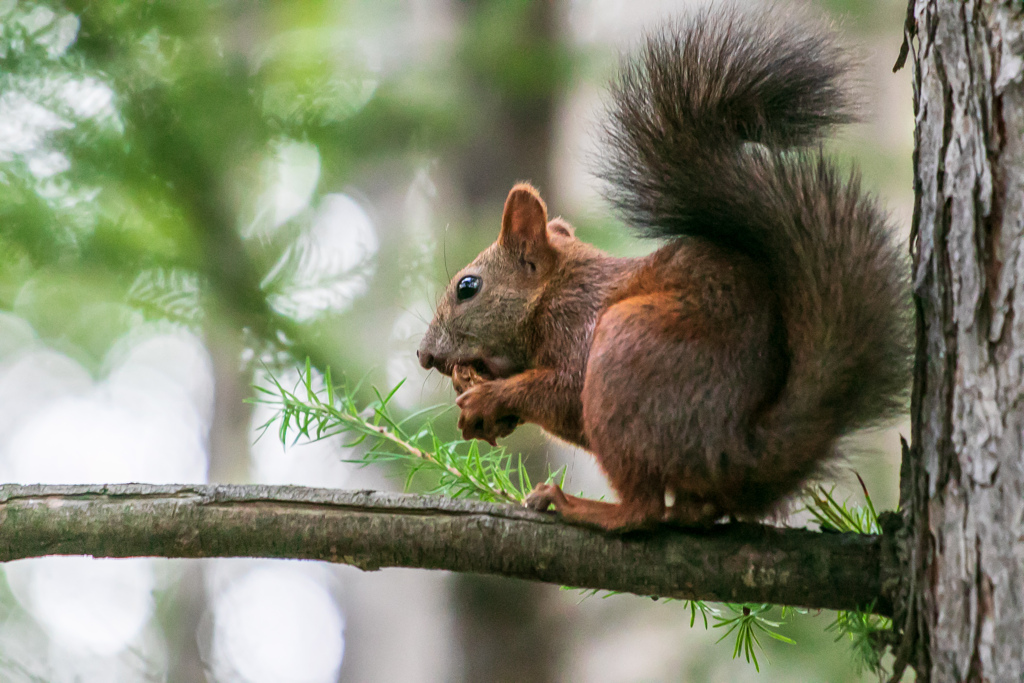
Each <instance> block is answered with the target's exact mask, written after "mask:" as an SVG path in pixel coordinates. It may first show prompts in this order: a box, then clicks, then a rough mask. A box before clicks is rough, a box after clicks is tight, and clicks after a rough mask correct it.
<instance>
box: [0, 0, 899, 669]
mask: <svg viewBox="0 0 1024 683" xmlns="http://www.w3.org/2000/svg"><path fill="white" fill-rule="evenodd" d="M699 4H701V3H697V2H667V1H658V0H536V1H530V0H349V1H344V0H330V1H328V0H306V1H303V2H285V1H276V2H251V1H248V0H220V1H213V0H210V1H209V2H200V1H198V0H148V1H145V2H143V1H141V0H137V1H124V2H122V1H115V0H96V1H93V2H86V1H81V2H67V3H60V2H19V1H17V0H0V481H4V482H19V483H40V482H41V483H104V482H125V481H140V482H156V483H171V482H225V483H246V482H259V483H275V484H303V485H314V486H329V487H351V488H378V489H391V490H398V489H400V488H401V486H402V483H403V480H404V478H403V476H402V472H400V471H397V470H386V469H375V468H363V469H359V468H357V467H355V466H353V465H350V464H347V463H345V462H344V460H345V459H346V458H347V457H351V454H346V453H345V452H344V449H343V448H342V447H341V446H340V445H339V444H337V443H332V442H323V443H315V444H299V445H295V446H292V447H289V448H284V447H283V446H282V445H281V444H280V443H279V442H278V441H277V440H276V439H274V438H271V437H270V436H268V437H265V438H262V439H257V438H256V437H257V434H258V431H257V427H258V426H259V425H261V424H263V423H264V422H266V421H267V419H269V417H270V416H271V415H270V413H268V412H267V410H266V409H265V408H263V407H261V406H254V405H253V404H250V403H246V402H245V399H246V398H249V397H251V396H252V394H253V391H252V388H251V387H252V385H253V383H260V382H265V381H266V376H265V375H266V372H268V368H269V370H270V371H272V372H274V373H275V374H276V375H278V376H279V377H280V378H281V379H282V381H285V382H287V381H288V380H289V378H290V377H294V376H295V375H294V373H295V370H294V368H295V367H297V365H296V362H295V361H294V360H292V358H293V357H298V358H300V359H304V358H305V357H306V355H311V356H313V357H314V358H315V359H316V360H317V362H318V364H320V365H323V366H326V365H330V366H331V368H332V369H333V371H334V374H335V376H336V377H342V376H343V377H345V378H347V379H348V380H349V381H351V382H355V381H359V380H365V382H366V386H369V385H371V384H375V385H377V386H380V387H390V386H394V385H395V384H396V383H397V382H399V381H400V380H402V379H406V382H405V384H404V385H403V387H402V389H401V390H400V391H399V393H398V395H397V399H396V400H397V401H398V404H399V407H400V409H402V410H414V409H416V408H418V407H421V406H423V405H428V404H431V403H444V402H450V401H451V400H452V398H453V394H452V391H451V389H450V386H449V384H448V383H447V382H446V381H443V378H440V377H439V376H437V375H436V373H435V374H433V375H429V374H427V373H425V372H424V371H422V370H421V369H420V368H419V367H418V365H417V364H416V362H415V356H414V350H415V348H416V346H417V344H418V341H419V337H420V335H421V334H422V332H423V331H424V330H425V328H426V323H427V321H428V320H429V319H430V316H431V309H432V303H433V301H434V299H435V297H436V296H437V294H438V292H439V291H440V289H441V288H442V287H443V286H444V284H445V282H446V280H447V273H453V272H455V271H456V270H457V269H458V268H460V267H461V266H462V265H464V264H465V263H466V262H467V261H468V260H469V259H470V258H472V256H473V255H474V254H475V253H476V252H477V251H479V250H480V249H481V248H483V247H484V246H486V245H487V244H489V243H490V242H491V241H492V240H493V238H494V237H495V235H496V233H497V229H498V224H499V218H500V211H501V206H502V202H503V200H504V197H505V194H506V193H507V191H508V189H509V187H510V186H511V185H512V184H513V183H514V182H516V181H518V180H530V181H532V182H533V183H534V184H535V185H536V186H538V187H539V188H540V189H541V190H542V192H543V194H544V196H545V198H546V199H547V202H548V206H549V207H550V209H551V211H552V214H553V215H558V214H561V215H562V216H564V217H566V218H567V219H568V220H570V221H571V222H572V223H573V224H574V225H576V227H577V233H578V235H579V236H580V237H581V238H582V239H585V240H587V241H590V242H593V243H596V244H598V245H600V246H602V247H603V248H606V249H609V250H611V251H613V252H615V253H618V254H623V255H624V254H639V253H644V252H646V251H649V250H650V249H651V248H652V247H653V245H651V244H647V243H638V242H635V241H633V240H632V239H631V238H629V237H628V236H627V233H626V232H625V231H624V230H623V229H622V226H621V224H620V223H619V221H618V220H617V219H616V217H615V216H613V215H612V214H611V213H610V212H609V211H608V209H607V207H606V205H605V203H604V202H603V201H602V199H601V197H600V185H599V183H598V182H597V181H596V180H594V178H593V177H592V175H591V174H590V173H589V169H590V168H591V167H592V161H593V159H594V158H595V156H596V155H599V154H600V148H599V146H598V145H597V141H598V137H599V136H598V129H599V125H600V121H601V107H602V96H603V91H604V86H605V84H606V83H607V81H608V79H609V78H610V77H611V75H612V73H613V72H614V68H615V65H616V63H617V60H618V55H619V54H620V52H621V51H622V50H626V49H628V48H629V46H630V45H632V44H635V43H636V41H637V40H638V38H639V36H640V35H641V34H642V31H643V29H644V28H645V27H649V26H652V25H654V24H656V23H657V21H658V20H659V18H663V17H665V16H671V15H672V14H676V13H679V12H684V11H690V10H692V9H693V8H694V7H696V6H698V5H699ZM904 8H905V2H903V1H902V0H821V1H820V2H817V3H813V4H812V6H811V11H812V12H816V13H823V14H827V15H829V16H831V17H832V18H833V20H834V21H835V23H836V25H837V27H838V30H839V32H840V33H841V34H842V36H843V38H844V40H845V41H846V42H847V43H848V44H850V45H851V46H853V48H854V50H855V52H856V54H857V55H858V56H859V58H860V66H859V70H858V72H857V74H856V78H855V79H854V81H855V82H854V83H853V85H854V87H856V88H857V90H858V93H859V99H860V101H861V102H862V103H863V104H862V109H861V112H860V114H861V118H862V122H861V123H858V124H856V125H853V126H849V127H848V128H846V129H844V130H843V131H840V133H839V135H838V137H837V139H836V140H835V141H833V142H830V143H829V145H828V147H829V149H830V150H831V151H832V152H833V153H834V154H836V155H837V156H838V157H839V158H840V159H841V160H842V162H843V163H844V164H847V163H849V164H852V163H856V164H858V165H859V166H860V168H861V169H862V170H863V174H864V178H865V182H866V185H867V186H868V187H869V188H871V189H872V190H873V191H875V192H877V193H878V194H879V195H881V197H882V199H883V201H884V202H885V203H886V205H887V206H888V207H890V209H891V211H892V214H893V216H894V222H895V223H896V224H897V225H899V226H901V227H903V229H904V231H905V230H906V227H905V226H908V225H909V221H910V213H911V208H912V201H913V196H912V174H911V152H912V127H913V115H912V109H911V95H910V84H909V76H908V74H907V73H906V72H902V73H900V74H897V75H893V74H892V73H891V66H892V63H893V62H894V61H895V59H896V55H897V52H898V50H899V46H900V43H901V40H902V33H901V31H902V21H903V12H904ZM444 419H447V420H448V421H449V423H452V422H454V415H449V416H448V417H447V418H444ZM448 429H449V430H453V425H452V424H449V425H448ZM903 431H904V433H905V432H906V428H905V427H904V428H903ZM898 433H899V427H898V426H897V427H896V428H894V429H891V430H888V431H885V432H880V433H877V434H872V435H869V436H867V437H864V438H861V439H860V440H858V441H857V442H856V443H855V444H852V445H851V448H850V449H849V450H850V452H851V455H850V458H849V460H848V462H847V463H845V464H844V466H843V467H841V468H840V471H839V472H838V476H839V482H838V486H839V488H838V495H839V497H840V498H845V497H846V496H853V498H852V500H854V501H855V502H856V501H858V500H860V498H859V495H860V494H859V487H858V486H857V485H856V483H855V479H854V477H853V476H852V474H851V472H852V471H853V470H856V471H858V472H860V473H861V475H862V476H863V477H864V479H865V481H866V482H867V485H868V488H869V490H870V491H871V493H872V497H873V499H874V501H875V503H876V505H877V506H879V507H880V508H891V507H893V506H894V505H895V503H896V498H897V484H898V471H899V468H898V462H899V461H898V452H897V445H898ZM509 445H510V447H511V448H512V449H514V450H518V451H521V452H523V453H526V454H528V455H529V457H530V460H531V462H532V463H533V466H534V467H536V468H537V470H538V471H539V470H540V469H542V468H543V464H544V463H546V462H550V463H551V464H552V465H553V466H559V465H562V464H565V465H567V466H568V471H569V482H570V487H571V488H573V489H581V490H584V491H587V492H588V493H590V494H592V495H603V494H606V493H607V489H606V488H605V484H604V482H603V480H602V478H601V476H600V474H599V473H598V472H597V471H596V469H595V467H594V466H593V464H592V463H591V461H590V459H589V458H588V456H587V455H586V454H585V453H581V452H577V451H575V450H573V449H571V448H567V447H566V446H565V445H563V444H560V443H556V442H554V441H552V440H550V439H548V438H547V437H545V436H544V435H543V434H541V433H540V432H539V431H538V430H537V429H536V428H534V427H532V426H528V427H524V428H521V429H519V430H517V432H516V434H515V435H514V436H513V437H512V438H510V439H509ZM0 577H2V578H0V680H2V681H52V682H61V683H63V682H71V681H75V682H81V683H87V682H92V681H97V682H98V681H204V680H205V681H222V682H225V683H226V682H231V683H235V682H238V683H242V682H249V683H271V682H285V683H286V682H292V681H294V682H296V683H300V682H301V683H328V682H333V681H353V682H372V681H382V682H383V681H410V682H417V681H423V682H427V681H468V682H474V683H475V682H487V681H495V682H498V681H531V682H534V683H542V682H544V681H587V682H593V683H618V682H626V681H723V682H724V681H745V680H751V681H753V680H758V681H829V682H840V681H859V680H873V677H872V676H870V675H868V674H861V673H858V672H857V671H856V669H855V667H854V665H853V663H852V660H851V658H850V655H849V652H848V646H847V644H846V643H844V642H838V643H834V642H833V639H834V636H833V634H830V633H825V632H824V629H825V627H826V626H827V625H828V624H829V623H830V622H831V620H832V615H830V614H828V613H820V614H818V613H813V612H812V613H810V614H806V615H803V616H801V617H799V618H797V619H795V620H794V621H792V622H791V623H789V624H787V625H786V626H785V627H783V629H782V630H783V632H784V633H785V634H786V635H788V636H790V637H792V638H794V639H795V640H796V641H797V643H798V644H797V645H795V646H791V645H786V644H783V643H777V642H775V641H771V640H768V639H762V640H763V642H764V644H765V648H766V657H762V659H761V664H762V671H761V673H759V674H758V673H756V672H755V671H754V668H753V667H752V666H751V665H749V664H747V663H745V662H744V661H743V660H742V659H739V660H733V659H731V654H732V648H731V646H730V645H727V644H725V643H722V644H718V645H716V644H715V641H716V640H717V639H718V637H719V636H720V635H721V634H720V629H719V630H714V629H712V630H710V631H706V630H705V629H704V628H703V627H702V625H701V623H700V621H699V620H698V623H697V625H696V626H695V627H693V628H691V626H690V613H689V611H688V610H686V609H685V608H684V607H683V606H682V605H681V604H679V603H667V604H666V603H661V602H657V603H656V602H652V601H651V600H645V599H641V598H638V597H633V596H619V595H617V596H610V597H601V596H593V597H585V596H584V595H582V594H580V593H578V592H574V591H566V590H559V589H558V588H557V587H554V586H547V585H536V584H529V583H524V582H518V581H511V580H502V579H497V578H488V577H477V576H456V575H450V574H446V573H443V572H427V571H410V570H385V571H381V572H376V573H362V572H360V571H358V570H355V569H352V568H348V567H335V566H330V565H325V564H317V563H310V562H289V561H255V560H206V561H178V560H159V559H135V560H91V559H87V558H46V559H38V560H29V561H19V562H13V563H9V564H7V565H6V566H4V567H3V569H2V573H0ZM766 660H770V663H768V661H766Z"/></svg>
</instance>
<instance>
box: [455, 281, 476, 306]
mask: <svg viewBox="0 0 1024 683" xmlns="http://www.w3.org/2000/svg"><path fill="white" fill-rule="evenodd" d="M481 284H482V281H481V280H480V278H478V277H477V276H476V275H467V276H466V277H464V278H462V279H461V280H459V284H457V285H455V295H456V296H458V297H459V301H465V300H466V299H470V298H472V297H473V295H474V294H476V293H477V292H479V291H480V285H481Z"/></svg>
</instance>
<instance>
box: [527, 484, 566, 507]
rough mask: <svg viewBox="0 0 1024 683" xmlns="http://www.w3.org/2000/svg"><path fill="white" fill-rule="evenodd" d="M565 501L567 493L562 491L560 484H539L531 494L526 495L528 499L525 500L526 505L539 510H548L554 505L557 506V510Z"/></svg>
mask: <svg viewBox="0 0 1024 683" xmlns="http://www.w3.org/2000/svg"><path fill="white" fill-rule="evenodd" d="M564 503H565V494H564V493H562V489H561V488H559V486H558V484H537V485H536V486H534V487H533V490H532V491H530V494H529V495H528V496H526V500H524V501H523V505H524V506H526V507H528V508H530V509H531V510H536V511H537V512H546V511H547V509H548V508H549V507H551V506H552V505H553V506H555V510H556V511H557V510H558V509H559V506H560V505H562V504H564Z"/></svg>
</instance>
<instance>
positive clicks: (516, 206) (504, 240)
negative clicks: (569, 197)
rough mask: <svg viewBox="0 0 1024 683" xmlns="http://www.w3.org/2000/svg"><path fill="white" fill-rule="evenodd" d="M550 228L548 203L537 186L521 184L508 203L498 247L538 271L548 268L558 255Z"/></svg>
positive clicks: (502, 219) (513, 189) (506, 201)
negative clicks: (552, 245)
mask: <svg viewBox="0 0 1024 683" xmlns="http://www.w3.org/2000/svg"><path fill="white" fill-rule="evenodd" d="M547 226H548V209H547V207H546V206H545V205H544V200H543V199H541V198H540V194H539V193H538V192H537V190H535V189H534V188H533V187H531V186H530V185H528V184H527V183H519V184H518V185H516V186H515V187H513V188H512V191H511V192H509V193H508V199H506V200H505V212H504V214H503V215H502V217H501V234H499V235H498V244H500V245H501V246H502V247H503V248H505V249H507V250H508V251H510V252H512V253H513V254H516V255H517V256H519V257H520V259H522V260H523V261H525V262H526V263H527V264H528V265H529V266H530V267H531V268H532V269H534V270H537V269H539V268H541V267H545V266H548V265H550V263H551V261H552V260H553V258H554V253H555V252H554V249H553V248H552V247H551V244H550V243H549V242H548V230H547Z"/></svg>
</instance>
